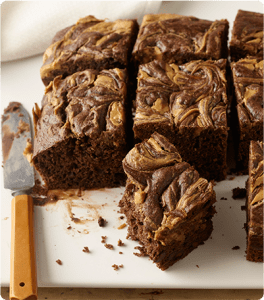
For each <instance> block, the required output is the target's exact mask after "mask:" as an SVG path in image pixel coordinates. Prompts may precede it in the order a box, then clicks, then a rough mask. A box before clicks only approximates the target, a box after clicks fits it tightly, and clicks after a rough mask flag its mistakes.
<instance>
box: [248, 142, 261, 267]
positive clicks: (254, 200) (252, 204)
mask: <svg viewBox="0 0 264 300" xmlns="http://www.w3.org/2000/svg"><path fill="white" fill-rule="evenodd" d="M263 179H264V178H263V142H262V141H251V143H250V150H249V178H248V181H247V202H246V212H247V223H246V232H247V251H246V254H247V256H246V258H247V260H250V261H255V262H263V229H264V228H263V199H264V197H263Z"/></svg>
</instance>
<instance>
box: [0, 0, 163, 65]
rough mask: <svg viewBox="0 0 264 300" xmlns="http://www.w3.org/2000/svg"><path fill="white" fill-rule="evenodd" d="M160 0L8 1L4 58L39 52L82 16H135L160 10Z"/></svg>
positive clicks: (3, 31)
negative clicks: (56, 34)
mask: <svg viewBox="0 0 264 300" xmlns="http://www.w3.org/2000/svg"><path fill="white" fill-rule="evenodd" d="M160 5H161V1H5V2H4V3H3V4H2V7H1V20H2V24H1V60H2V61H10V60H15V59H20V58H24V57H28V56H32V55H36V54H40V53H42V52H44V51H45V49H46V48H47V47H48V46H49V45H50V42H51V40H52V38H53V36H54V35H55V33H56V32H57V31H59V30H61V29H63V28H65V27H67V26H70V25H72V24H75V23H76V21H77V20H78V19H79V18H82V17H85V16H87V15H94V16H95V17H96V18H98V19H108V20H109V21H114V20H116V19H126V18H128V19H130V18H131V19H132V18H133V19H134V18H136V19H137V20H138V22H139V23H140V22H141V21H142V18H143V15H144V14H147V13H157V12H158V10H159V8H160Z"/></svg>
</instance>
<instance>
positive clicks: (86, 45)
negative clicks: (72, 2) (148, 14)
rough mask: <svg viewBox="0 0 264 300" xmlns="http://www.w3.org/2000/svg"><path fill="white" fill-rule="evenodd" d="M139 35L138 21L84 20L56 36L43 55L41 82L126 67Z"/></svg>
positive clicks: (91, 17) (87, 18)
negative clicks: (86, 72)
mask: <svg viewBox="0 0 264 300" xmlns="http://www.w3.org/2000/svg"><path fill="white" fill-rule="evenodd" d="M136 33H137V23H136V21H135V20H116V21H115V22H106V21H105V20H98V19H96V18H95V17H93V16H87V17H85V18H82V19H80V20H79V21H78V22H77V23H76V24H74V25H73V26H70V27H67V28H65V29H63V30H61V31H60V32H58V33H57V34H56V36H55V37H54V39H53V41H52V44H51V45H50V46H49V47H48V48H47V50H46V51H45V53H44V55H43V66H42V67H41V70H40V74H41V78H42V79H43V82H44V83H45V84H46V85H47V84H48V83H49V81H50V80H53V78H54V77H55V76H57V75H63V76H65V75H70V74H73V73H74V72H76V71H81V70H85V69H89V68H92V69H98V70H102V69H109V68H114V67H120V66H122V67H124V66H126V65H127V63H128V52H129V51H130V50H131V48H132V43H133V40H134V38H135V37H134V35H136ZM111 63H112V65H111ZM118 64H119V65H118Z"/></svg>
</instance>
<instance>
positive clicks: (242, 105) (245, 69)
mask: <svg viewBox="0 0 264 300" xmlns="http://www.w3.org/2000/svg"><path fill="white" fill-rule="evenodd" d="M231 67H232V71H233V77H234V85H235V87H236V99H237V111H238V116H239V120H240V121H241V124H242V126H248V124H249V125H250V124H251V123H254V122H263V82H264V79H263V59H262V58H256V57H248V58H245V59H240V60H239V61H238V62H235V63H232V64H231Z"/></svg>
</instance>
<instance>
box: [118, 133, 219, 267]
mask: <svg viewBox="0 0 264 300" xmlns="http://www.w3.org/2000/svg"><path fill="white" fill-rule="evenodd" d="M123 167H124V170H125V172H126V174H127V177H128V179H127V183H126V190H125V193H124V196H123V198H122V200H121V201H120V203H119V206H120V207H121V212H122V213H124V214H125V215H126V217H127V223H128V225H129V226H128V237H130V238H131V239H132V240H138V241H139V243H140V244H141V246H142V247H141V251H142V253H143V254H146V255H148V256H149V257H150V258H151V259H152V260H153V262H155V263H156V264H157V266H158V267H159V268H160V269H161V270H166V269H167V268H168V267H170V266H171V265H173V264H174V263H175V262H176V261H178V260H180V259H182V258H184V257H185V256H186V255H187V254H189V253H190V252H191V251H192V250H193V249H195V248H196V247H198V245H200V244H203V242H204V241H205V240H207V239H208V238H209V236H210V234H211V232H212V229H213V225H212V220H211V219H212V217H213V215H214V213H215V209H214V206H213V204H214V202H215V201H216V199H215V193H214V191H213V185H212V183H211V182H210V183H209V182H208V181H207V180H206V179H204V178H202V177H200V176H199V174H198V172H197V171H196V170H195V169H194V168H193V167H191V166H190V165H189V164H188V163H186V162H183V161H182V159H181V156H180V155H179V153H178V152H177V149H176V148H175V146H173V145H172V144H171V143H169V142H168V140H167V139H166V138H165V137H164V136H162V135H160V134H158V133H156V132H155V133H153V134H152V135H151V137H150V138H149V139H148V140H145V141H143V142H142V143H139V144H136V145H135V147H134V148H133V149H132V150H130V152H129V153H128V154H127V155H126V157H125V159H124V160H123Z"/></svg>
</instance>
